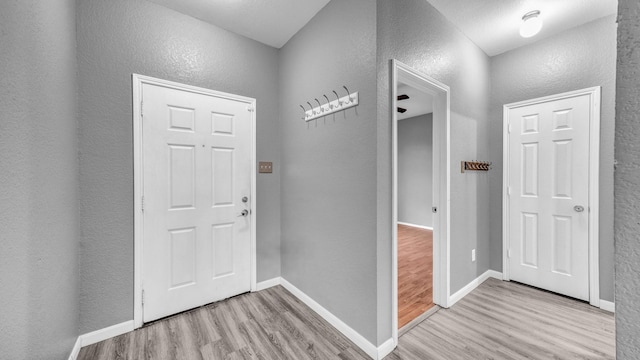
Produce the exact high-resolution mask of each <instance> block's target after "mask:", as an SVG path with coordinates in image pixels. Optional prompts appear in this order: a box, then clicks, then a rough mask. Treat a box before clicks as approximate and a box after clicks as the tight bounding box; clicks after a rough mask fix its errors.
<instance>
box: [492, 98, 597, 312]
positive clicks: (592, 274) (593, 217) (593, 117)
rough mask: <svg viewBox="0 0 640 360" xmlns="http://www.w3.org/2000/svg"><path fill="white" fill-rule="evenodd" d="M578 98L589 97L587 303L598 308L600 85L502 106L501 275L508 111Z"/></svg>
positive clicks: (505, 246) (505, 245)
mask: <svg viewBox="0 0 640 360" xmlns="http://www.w3.org/2000/svg"><path fill="white" fill-rule="evenodd" d="M581 95H589V98H590V104H591V109H590V124H589V203H588V204H587V209H588V211H589V303H590V304H591V305H593V306H596V307H600V260H599V255H598V254H599V244H600V238H599V227H600V226H599V225H600V222H599V219H600V205H599V203H600V201H599V196H600V195H599V194H600V190H599V189H600V188H599V186H600V178H599V173H600V86H596V87H591V88H587V89H582V90H576V91H569V92H566V93H562V94H556V95H551V96H545V97H541V98H537V99H531V100H525V101H520V102H516V103H511V104H506V105H504V107H503V124H502V125H503V126H502V139H503V140H502V164H503V172H502V276H503V279H504V280H507V281H509V280H510V279H511V278H510V274H509V271H510V269H509V257H508V253H507V252H508V250H509V194H508V189H507V187H508V184H509V110H510V109H514V108H518V107H522V106H528V105H535V104H539V103H542V102H548V101H553V100H561V99H566V98H570V97H576V96H581Z"/></svg>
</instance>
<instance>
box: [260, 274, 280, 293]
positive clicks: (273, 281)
mask: <svg viewBox="0 0 640 360" xmlns="http://www.w3.org/2000/svg"><path fill="white" fill-rule="evenodd" d="M281 283H282V278H281V277H279V276H278V277H274V278H273V279H269V280H265V281H261V282H259V283H258V284H256V291H260V290H264V289H268V288H270V287H274V286H278V285H280V284H281Z"/></svg>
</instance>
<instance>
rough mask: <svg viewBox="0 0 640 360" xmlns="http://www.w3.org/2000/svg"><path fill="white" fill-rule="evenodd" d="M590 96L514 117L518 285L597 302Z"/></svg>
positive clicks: (512, 251)
mask: <svg viewBox="0 0 640 360" xmlns="http://www.w3.org/2000/svg"><path fill="white" fill-rule="evenodd" d="M590 115H591V104H590V96H589V95H580V96H574V97H568V98H563V99H560V100H549V101H545V102H541V103H537V104H534V105H526V106H521V107H515V108H510V109H509V110H508V121H509V122H508V123H509V130H508V131H509V135H508V137H509V139H508V144H507V146H508V156H509V160H508V170H507V171H508V192H507V193H508V194H509V195H508V206H509V210H508V221H509V223H508V228H509V232H508V237H509V238H508V241H509V243H510V248H509V251H508V256H509V259H508V261H509V274H510V275H509V276H510V278H511V279H512V280H516V281H519V282H522V283H526V284H530V285H533V286H536V287H539V288H543V289H547V290H550V291H553V292H556V293H560V294H564V295H567V296H571V297H574V298H578V299H582V300H587V301H588V300H589V213H588V212H589V156H590V155H589V153H590V151H589V129H590Z"/></svg>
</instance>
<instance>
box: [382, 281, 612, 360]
mask: <svg viewBox="0 0 640 360" xmlns="http://www.w3.org/2000/svg"><path fill="white" fill-rule="evenodd" d="M614 329H615V326H614V317H613V314H611V313H608V312H606V311H603V310H600V309H597V308H595V307H592V306H590V305H589V304H587V303H584V302H580V301H577V300H573V299H569V298H566V297H563V296H559V295H556V294H552V293H549V292H546V291H542V290H538V289H535V288H532V287H529V286H526V285H521V284H518V283H514V282H504V281H500V280H496V279H489V280H487V281H485V282H484V283H483V284H481V285H480V286H479V287H478V288H477V289H476V290H474V291H473V292H472V293H471V294H469V295H467V296H466V297H465V298H463V299H462V300H460V301H459V302H458V303H456V304H455V305H454V306H452V307H451V308H450V309H441V310H440V311H438V312H437V313H435V314H434V315H432V316H431V317H429V318H428V319H426V320H425V321H423V322H422V323H420V324H419V325H418V326H416V327H414V328H413V329H411V330H410V331H409V332H407V333H406V334H405V335H403V336H402V337H400V339H399V344H398V347H397V348H396V350H395V351H394V352H393V353H392V354H391V355H389V356H388V357H386V358H385V360H400V359H402V360H418V359H420V360H428V359H458V360H467V359H468V360H472V359H474V360H475V359H505V360H506V359H510V360H511V359H513V360H519V359H540V360H543V359H544V360H546V359H600V360H603V359H614V358H615V335H614Z"/></svg>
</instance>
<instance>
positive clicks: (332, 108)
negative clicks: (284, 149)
mask: <svg viewBox="0 0 640 360" xmlns="http://www.w3.org/2000/svg"><path fill="white" fill-rule="evenodd" d="M343 88H344V89H345V90H347V95H345V96H343V97H340V95H338V93H337V92H336V91H335V90H332V91H333V93H334V94H335V95H336V99H335V100H333V101H330V100H329V98H328V97H327V96H326V95H322V96H324V98H325V99H327V103H326V104H322V103H320V101H318V99H314V100H315V101H316V102H317V103H318V106H316V107H313V106H312V105H311V103H310V102H308V101H307V104H308V105H309V107H310V108H311V109H310V110H307V109H305V108H304V106H302V105H300V107H301V108H302V109H303V110H304V116H303V117H302V120H304V121H307V122H309V121H311V120H315V119H317V118H321V117H324V116H327V115H331V114H334V113H336V112H338V111H343V110H347V109H349V108H352V107H354V106H358V92H357V91H356V92H353V93H349V90H348V89H347V87H346V86H343Z"/></svg>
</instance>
